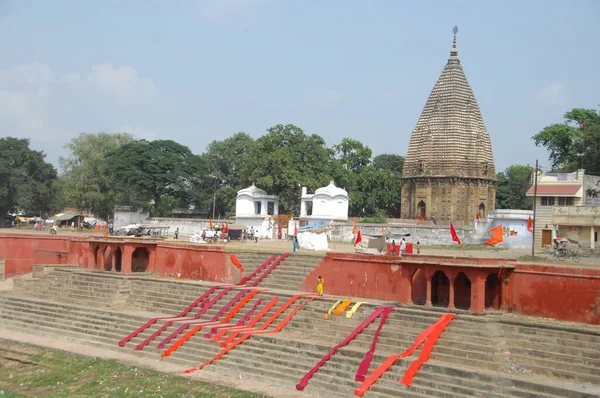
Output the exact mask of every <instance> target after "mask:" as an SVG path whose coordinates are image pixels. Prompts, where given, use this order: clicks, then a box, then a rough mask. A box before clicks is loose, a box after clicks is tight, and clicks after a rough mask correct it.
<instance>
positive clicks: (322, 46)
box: [0, 0, 600, 171]
mask: <svg viewBox="0 0 600 398" xmlns="http://www.w3.org/2000/svg"><path fill="white" fill-rule="evenodd" d="M455 24H456V25H458V27H459V33H458V51H459V58H460V59H461V61H462V64H463V67H464V69H465V72H466V75H467V78H468V79H469V82H470V84H471V86H472V88H473V90H474V92H475V96H476V97H477V100H478V102H479V105H480V107H481V110H482V114H483V118H484V121H485V125H486V127H487V130H488V132H489V133H490V136H491V140H492V147H493V150H494V158H495V163H496V169H497V170H499V171H500V170H504V169H505V168H506V167H508V166H510V165H511V164H533V163H534V162H535V159H536V157H538V158H539V159H540V162H541V164H542V165H543V166H548V160H547V153H546V151H545V149H543V148H537V147H535V145H534V143H533V140H532V139H531V136H533V135H534V134H536V133H537V132H539V131H540V130H541V129H542V128H543V127H544V126H546V125H549V124H551V123H555V122H560V121H561V120H562V115H563V114H564V112H565V111H567V110H570V109H571V108H573V107H585V108H595V109H598V106H599V105H600V97H599V96H598V93H599V92H600V78H599V72H598V70H599V65H600V52H599V51H598V48H599V47H598V46H599V45H600V1H596V0H588V1H585V0H575V1H552V0H545V1H541V0H527V1H512V0H511V1H506V0H503V1H475V0H472V1H442V0H439V1H419V2H417V1H400V0H398V1H394V0H389V1H384V0H329V1H323V0H303V1H291V0H204V1H192V0H189V1H149V0H145V1H137V0H129V1H107V0H102V1H100V0H98V1H92V0H86V1H75V0H72V1H66V0H62V1H61V0H54V1H46V0H38V1H30V0H0V37H2V40H1V41H0V53H1V54H2V57H0V129H1V130H0V136H16V137H27V138H30V139H31V142H32V146H33V147H34V148H35V149H43V150H44V151H45V152H46V153H47V154H48V160H50V161H52V162H53V163H55V164H57V159H58V156H61V155H65V154H66V151H65V150H64V149H63V145H64V144H65V143H66V142H67V141H68V140H69V139H70V138H72V137H74V136H76V135H77V134H78V133H80V132H99V131H106V132H117V131H127V132H132V133H133V134H134V135H136V136H137V137H140V138H147V139H158V138H164V139H173V140H175V141H178V142H180V143H182V144H185V145H188V146H189V147H190V148H191V149H192V151H194V152H195V153H201V152H203V151H204V150H205V148H206V145H207V144H208V143H209V142H211V141H212V140H215V139H217V140H221V139H224V138H226V137H228V136H230V135H232V134H234V133H236V132H239V131H245V132H247V133H249V134H250V135H251V136H253V137H259V136H260V135H262V134H263V133H264V132H265V130H266V129H267V128H268V127H270V126H273V125H276V124H279V123H283V124H287V123H292V124H295V125H297V126H300V127H301V128H303V129H304V131H305V132H307V133H317V134H319V135H321V136H322V137H324V138H325V140H326V141H327V144H328V145H333V144H336V143H338V142H339V141H340V140H341V139H342V138H344V137H352V138H356V139H358V140H360V141H362V142H363V143H364V144H366V145H368V146H370V147H371V148H372V149H373V151H374V153H375V154H380V153H395V154H400V155H403V156H404V155H405V154H406V150H407V146H408V142H409V138H410V133H411V131H412V129H413V128H414V126H415V124H416V122H417V119H418V117H419V114H420V112H421V110H422V108H423V106H424V104H425V101H426V99H427V96H428V95H429V92H430V91H431V89H432V87H433V85H434V83H435V81H436V80H437V78H438V76H439V75H440V73H441V71H442V68H443V67H444V64H445V63H446V60H447V59H448V55H449V50H450V47H451V42H452V28H453V26H454V25H455Z"/></svg>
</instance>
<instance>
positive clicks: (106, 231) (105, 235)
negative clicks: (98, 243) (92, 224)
mask: <svg viewBox="0 0 600 398" xmlns="http://www.w3.org/2000/svg"><path fill="white" fill-rule="evenodd" d="M104 240H108V230H107V229H106V225H105V226H104Z"/></svg>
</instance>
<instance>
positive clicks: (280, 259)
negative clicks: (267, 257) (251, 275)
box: [248, 253, 289, 286]
mask: <svg viewBox="0 0 600 398" xmlns="http://www.w3.org/2000/svg"><path fill="white" fill-rule="evenodd" d="M287 256H289V253H283V254H282V255H281V257H279V258H278V259H277V261H275V263H273V265H271V266H270V267H269V268H268V269H267V270H266V271H265V272H264V273H263V274H262V275H261V276H259V277H258V279H256V280H255V281H254V282H252V283H251V284H249V285H248V286H256V285H258V284H259V283H260V282H262V281H263V279H265V278H266V277H267V276H269V274H270V273H271V272H273V270H274V269H275V268H277V266H278V265H279V264H281V262H282V261H283V260H285V259H286V258H287Z"/></svg>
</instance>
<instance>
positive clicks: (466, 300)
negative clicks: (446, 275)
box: [454, 272, 471, 310]
mask: <svg viewBox="0 0 600 398" xmlns="http://www.w3.org/2000/svg"><path fill="white" fill-rule="evenodd" d="M454 306H455V307H456V308H460V309H463V310H468V309H469V308H471V281H470V280H469V278H467V275H466V274H465V273H464V272H459V273H458V275H457V276H456V279H454Z"/></svg>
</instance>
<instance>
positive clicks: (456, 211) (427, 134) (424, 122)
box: [401, 27, 496, 221]
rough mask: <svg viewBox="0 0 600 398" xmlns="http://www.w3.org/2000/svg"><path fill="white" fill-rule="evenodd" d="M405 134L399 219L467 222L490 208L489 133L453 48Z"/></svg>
mask: <svg viewBox="0 0 600 398" xmlns="http://www.w3.org/2000/svg"><path fill="white" fill-rule="evenodd" d="M457 31H458V29H457V28H456V27H455V28H454V40H453V43H452V50H451V51H450V58H449V59H448V63H447V64H446V66H445V67H444V70H443V71H442V74H441V76H440V77H439V79H438V81H437V82H436V84H435V86H434V87H433V90H432V91H431V94H430V95H429V98H428V99H427V103H426V104H425V108H424V109H423V112H422V113H421V116H420V117H419V120H418V122H417V125H416V127H415V129H414V130H413V132H412V135H411V137H410V143H409V146H408V153H407V155H406V160H405V162H404V168H403V170H402V180H403V186H402V209H401V213H402V218H405V219H414V218H419V219H436V220H447V221H467V220H472V219H474V218H476V216H477V215H479V217H480V218H483V217H485V216H487V213H488V212H489V211H490V210H494V209H495V200H496V172H495V169H494V157H493V155H492V146H491V143H490V137H489V135H488V133H487V131H486V129H485V126H484V124H483V118H482V117H481V112H480V110H479V106H478V104H477V100H476V99H475V95H473V91H472V90H471V87H470V86H469V83H468V82H467V78H466V77H465V73H464V71H463V68H462V65H461V63H460V60H459V59H458V51H457V49H456V32H457Z"/></svg>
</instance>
